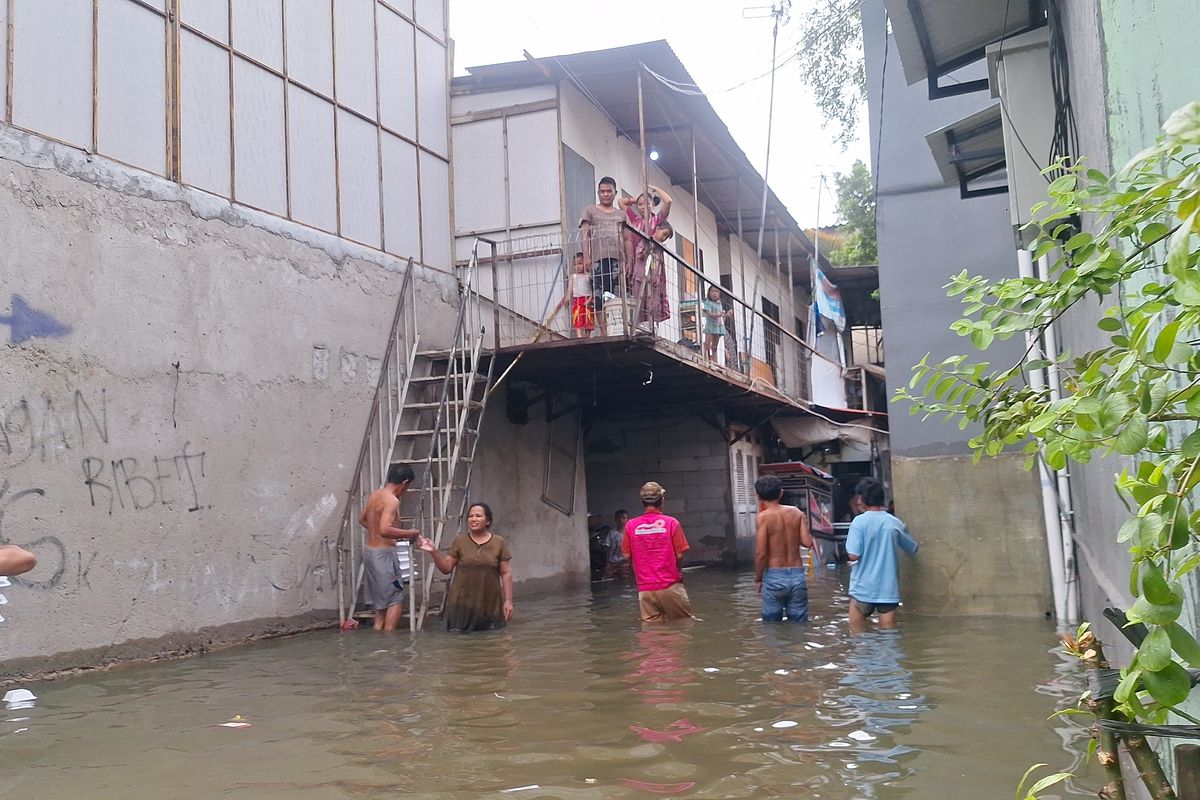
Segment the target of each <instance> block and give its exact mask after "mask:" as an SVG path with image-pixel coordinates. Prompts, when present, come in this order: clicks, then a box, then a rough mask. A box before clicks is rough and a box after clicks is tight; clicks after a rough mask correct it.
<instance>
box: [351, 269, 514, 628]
mask: <svg viewBox="0 0 1200 800" xmlns="http://www.w3.org/2000/svg"><path fill="white" fill-rule="evenodd" d="M476 250H477V248H473V249H472V253H471V259H470V261H469V262H468V263H467V265H466V266H465V267H462V268H461V270H460V272H459V305H458V316H457V319H456V322H455V327H454V331H453V334H452V336H451V340H450V344H449V347H448V348H447V349H444V350H425V351H423V350H421V349H420V345H421V337H420V334H419V332H418V330H417V313H418V312H417V308H416V300H415V297H414V295H415V292H414V291H413V290H412V288H411V273H412V266H411V261H410V264H409V268H408V272H407V273H406V275H405V279H404V284H403V287H402V288H401V294H400V298H399V301H398V302H397V307H396V316H395V319H394V320H393V323H392V331H391V338H390V339H389V340H388V348H387V351H386V353H385V357H384V367H383V369H382V370H381V373H380V377H379V386H378V388H377V389H376V393H375V402H374V404H373V406H372V412H371V418H370V421H369V422H368V426H367V431H366V434H365V435H364V437H363V445H362V448H361V451H360V455H359V463H358V466H357V469H356V471H355V476H354V480H353V482H352V484H351V488H350V500H349V502H348V503H347V505H346V510H345V513H344V514H343V516H342V526H341V530H340V533H339V540H338V555H339V559H338V573H339V575H338V607H339V615H340V617H341V620H342V621H343V622H345V621H346V620H347V619H350V618H352V617H354V614H355V610H356V608H357V605H358V598H359V591H360V586H361V581H362V568H361V566H360V562H361V553H362V546H363V539H364V531H363V530H362V528H361V526H360V525H359V524H358V519H359V517H360V515H361V514H362V509H363V505H364V503H365V501H366V497H367V495H369V494H370V493H371V492H372V491H374V490H375V489H378V488H379V487H380V486H382V485H383V480H384V477H385V476H386V474H387V469H388V467H389V466H390V465H391V464H395V463H402V464H409V465H410V466H412V468H413V470H414V471H415V472H416V479H415V481H414V486H413V487H412V488H410V490H409V491H408V492H407V493H406V494H405V495H404V497H402V498H401V500H400V520H401V526H402V527H409V526H412V527H415V528H417V529H418V530H420V531H421V533H422V535H424V536H427V537H428V538H430V539H432V540H433V542H434V545H435V546H441V543H442V539H443V537H444V535H445V533H446V531H447V530H449V531H450V533H451V535H453V533H456V532H457V531H458V529H459V528H460V527H461V522H462V519H463V516H464V515H465V513H466V510H467V509H466V504H467V502H468V501H467V496H468V491H469V487H470V482H471V470H472V467H473V465H474V463H475V451H476V445H477V444H478V441H479V429H480V424H481V423H482V420H483V412H484V407H485V405H486V402H487V394H488V388H489V386H490V383H491V378H492V373H491V369H492V366H491V365H492V359H491V357H490V354H485V353H484V352H483V333H484V326H483V318H482V314H481V310H480V298H479V292H478V286H477V273H478V256H477V252H476ZM485 362H486V364H485ZM412 550H413V548H411V546H410V545H409V544H408V543H407V542H402V543H400V544H399V545H398V546H397V553H398V556H400V557H402V558H403V556H405V555H407V557H408V559H409V563H411V564H412V573H411V578H412V579H411V581H410V582H409V599H408V602H407V603H406V604H405V606H406V612H407V613H408V618H409V628H410V629H411V630H413V631H416V630H420V629H421V627H422V625H423V624H424V621H425V618H426V617H427V616H428V615H429V614H438V613H441V611H442V609H443V606H444V603H445V594H446V593H445V589H446V586H447V580H446V579H445V578H443V577H442V576H441V575H440V574H436V571H435V569H434V567H433V564H432V563H429V564H424V563H423V561H422V562H418V561H417V560H416V559H415V558H414V557H413V556H414V555H415V553H413V552H412Z"/></svg>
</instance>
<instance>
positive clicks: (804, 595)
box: [762, 567, 808, 622]
mask: <svg viewBox="0 0 1200 800" xmlns="http://www.w3.org/2000/svg"><path fill="white" fill-rule="evenodd" d="M784 612H787V618H788V621H789V622H808V582H807V581H806V580H805V578H804V567H770V568H768V569H767V571H766V572H764V573H763V585H762V618H763V622H782V621H783V615H784Z"/></svg>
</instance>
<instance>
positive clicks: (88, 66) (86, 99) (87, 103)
mask: <svg viewBox="0 0 1200 800" xmlns="http://www.w3.org/2000/svg"><path fill="white" fill-rule="evenodd" d="M13 19H14V21H15V23H16V35H15V40H14V43H13V65H12V70H13V76H12V81H13V98H12V103H13V118H12V121H13V123H14V124H16V125H20V126H21V127H23V128H28V129H29V130H32V131H37V132H38V133H42V134H45V135H46V136H50V137H53V138H55V139H60V140H62V141H64V142H67V143H68V144H73V145H76V146H78V147H82V148H84V149H91V147H92V48H91V42H92V4H91V2H90V0H15V3H14V9H13Z"/></svg>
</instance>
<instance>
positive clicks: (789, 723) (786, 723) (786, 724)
mask: <svg viewBox="0 0 1200 800" xmlns="http://www.w3.org/2000/svg"><path fill="white" fill-rule="evenodd" d="M799 724H800V723H799V722H796V721H795V720H790V719H781V720H779V722H774V723H772V724H771V727H772V728H794V727H796V726H797V725H799Z"/></svg>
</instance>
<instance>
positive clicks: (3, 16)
mask: <svg viewBox="0 0 1200 800" xmlns="http://www.w3.org/2000/svg"><path fill="white" fill-rule="evenodd" d="M7 86H8V3H0V87H7ZM4 91H7V88H0V92H4ZM7 113H8V111H7V109H4V108H0V119H6V117H5V115H6V114H7Z"/></svg>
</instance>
